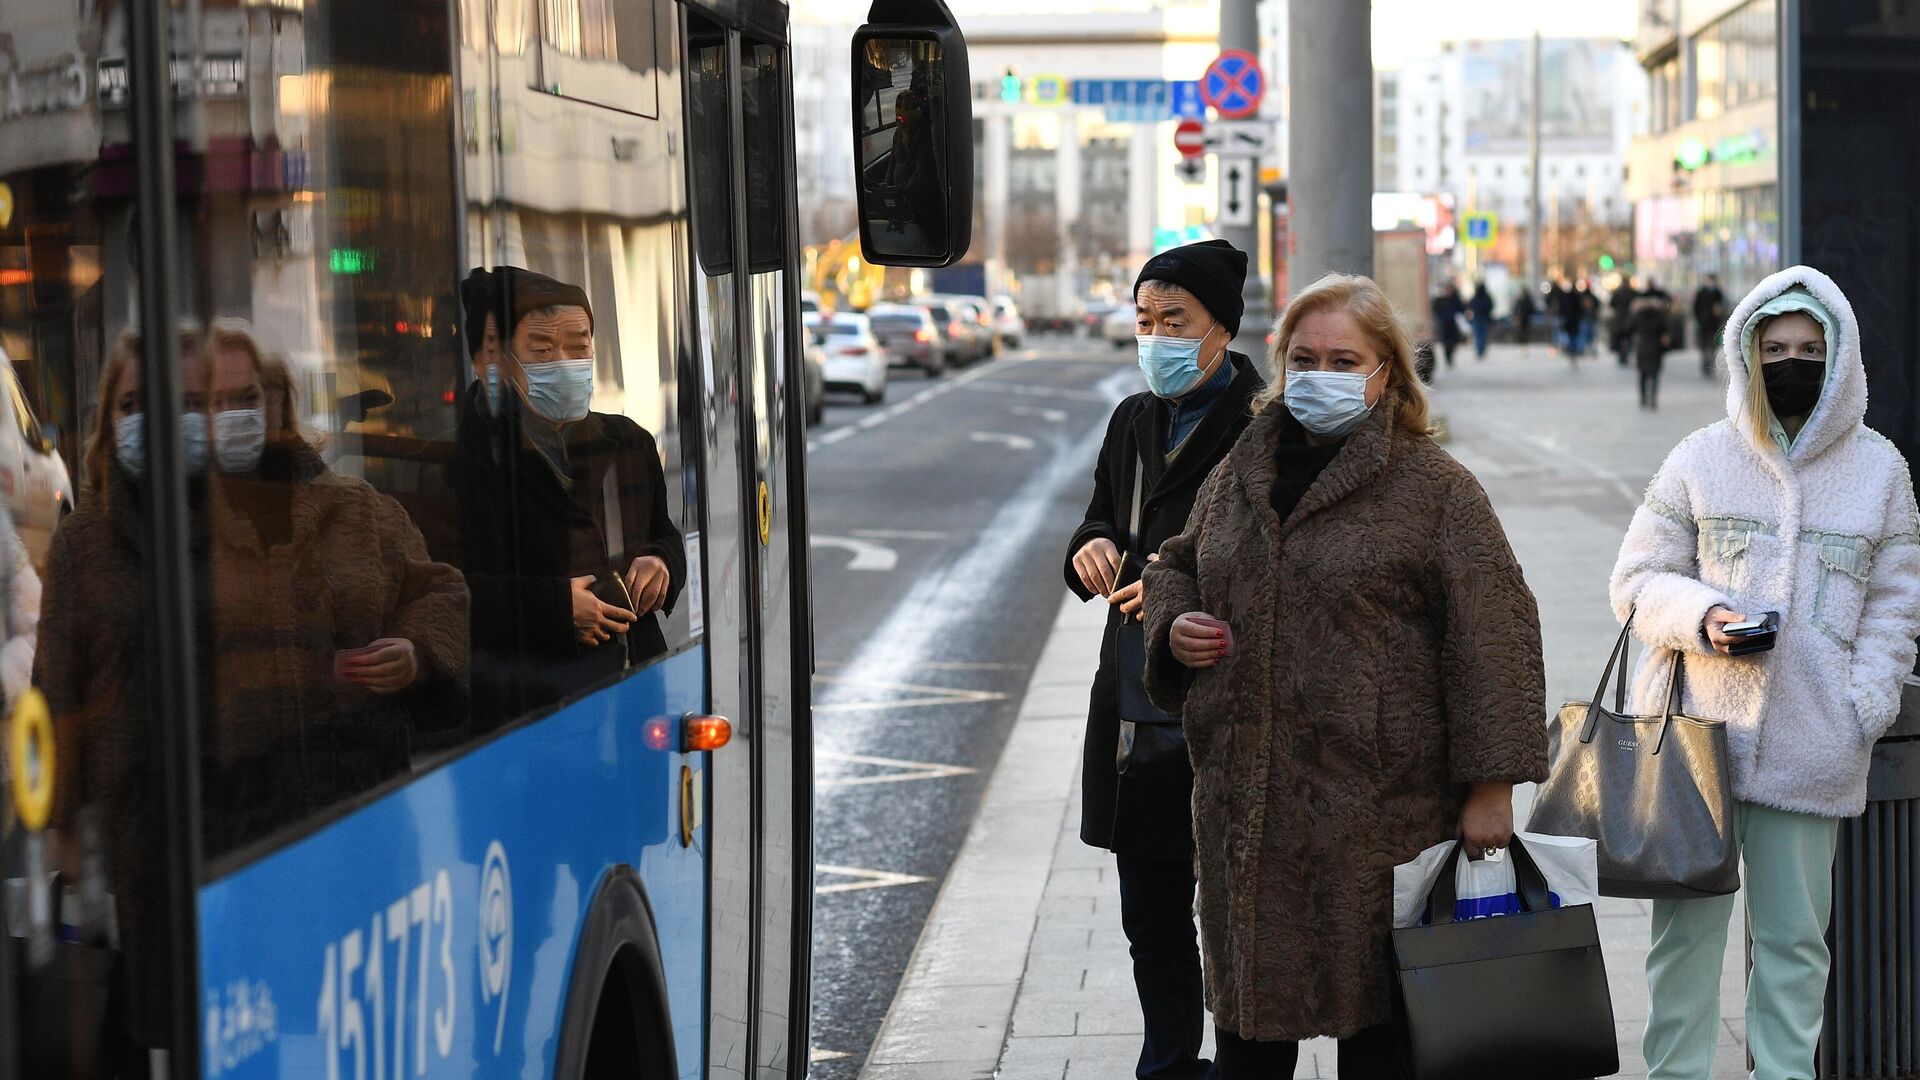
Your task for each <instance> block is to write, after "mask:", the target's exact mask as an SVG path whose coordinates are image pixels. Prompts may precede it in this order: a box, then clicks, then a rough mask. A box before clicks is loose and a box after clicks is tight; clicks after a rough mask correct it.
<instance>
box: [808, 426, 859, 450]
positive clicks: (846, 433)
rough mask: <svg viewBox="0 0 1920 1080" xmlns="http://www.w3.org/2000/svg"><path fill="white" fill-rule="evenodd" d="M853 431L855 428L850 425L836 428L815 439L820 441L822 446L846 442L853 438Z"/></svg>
mask: <svg viewBox="0 0 1920 1080" xmlns="http://www.w3.org/2000/svg"><path fill="white" fill-rule="evenodd" d="M853 431H854V429H852V428H850V427H843V428H835V429H833V430H832V431H829V432H827V433H826V434H825V435H822V436H820V438H818V439H816V440H814V441H816V442H818V443H819V444H820V445H821V446H832V445H833V444H834V443H837V442H846V441H847V440H848V439H851V438H853Z"/></svg>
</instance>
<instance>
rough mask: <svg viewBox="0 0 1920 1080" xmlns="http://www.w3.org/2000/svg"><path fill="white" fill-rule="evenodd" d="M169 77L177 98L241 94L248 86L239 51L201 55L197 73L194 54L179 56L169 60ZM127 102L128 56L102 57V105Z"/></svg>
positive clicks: (116, 105) (119, 105)
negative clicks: (126, 58) (117, 57)
mask: <svg viewBox="0 0 1920 1080" xmlns="http://www.w3.org/2000/svg"><path fill="white" fill-rule="evenodd" d="M167 78H168V81H169V82H171V83H172V84H173V96H174V98H175V99H177V100H180V101H191V100H194V99H195V98H200V99H203V100H218V99H221V98H237V97H242V96H244V95H245V93H246V88H247V61H246V57H244V56H242V55H240V54H239V53H210V54H208V55H207V56H205V57H203V58H202V59H201V61H200V70H199V73H198V76H197V77H196V75H195V72H194V66H193V58H192V57H190V56H176V57H174V58H173V59H172V60H171V61H169V62H168V64H167ZM126 104H127V62H126V60H124V59H113V60H102V61H100V106H101V108H105V109H120V108H125V107H126Z"/></svg>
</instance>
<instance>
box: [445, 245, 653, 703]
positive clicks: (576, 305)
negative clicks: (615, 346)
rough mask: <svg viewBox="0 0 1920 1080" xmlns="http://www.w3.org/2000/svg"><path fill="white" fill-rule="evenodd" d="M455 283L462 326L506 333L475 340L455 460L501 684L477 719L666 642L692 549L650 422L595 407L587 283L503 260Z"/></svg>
mask: <svg viewBox="0 0 1920 1080" xmlns="http://www.w3.org/2000/svg"><path fill="white" fill-rule="evenodd" d="M461 295H462V298H463V300H464V301H465V303H466V305H467V321H466V326H467V333H468V338H469V341H470V342H473V343H483V342H485V341H486V340H488V334H489V333H490V332H492V333H493V335H494V340H496V341H497V342H498V349H497V352H495V351H493V350H489V349H487V348H485V347H484V345H482V346H481V347H478V348H474V352H473V360H474V365H475V373H476V375H477V376H478V377H477V379H476V380H475V382H474V384H473V385H472V386H471V387H469V389H468V392H467V395H466V400H465V401H464V402H463V403H462V406H461V413H460V433H459V443H458V448H457V451H456V455H455V464H454V475H453V487H454V490H455V492H456V494H457V495H458V497H459V500H460V524H461V530H460V531H461V538H462V549H463V566H462V568H463V569H464V570H465V571H466V573H467V581H468V585H469V587H470V588H471V589H472V590H473V596H474V605H473V619H474V623H473V636H474V647H475V649H476V651H478V652H480V653H481V656H482V659H481V662H479V663H476V665H475V675H476V678H478V679H481V680H491V681H493V682H497V683H498V684H499V685H477V686H476V687H475V693H474V706H475V710H476V723H477V724H479V725H483V726H484V725H485V724H488V723H498V722H500V721H503V720H506V719H508V718H510V717H512V716H513V715H517V714H519V713H524V712H527V711H531V710H535V709H539V708H542V707H544V706H547V705H551V704H555V703H557V702H559V701H560V700H561V699H563V698H565V697H567V696H569V695H571V694H573V693H577V692H579V691H581V690H584V689H586V688H587V687H588V686H590V685H592V684H594V683H596V682H599V681H601V680H603V679H605V678H606V677H608V676H611V675H617V674H618V673H619V672H621V671H623V670H625V669H626V668H627V667H628V666H629V665H632V664H638V663H644V662H646V661H648V660H651V659H653V658H655V657H658V656H660V655H662V654H664V653H665V652H666V638H665V635H664V634H663V632H662V630H661V627H660V621H659V615H660V614H662V613H667V612H671V611H672V610H673V606H674V603H675V601H676V600H677V599H678V597H679V593H680V588H681V586H682V584H683V583H684V581H685V578H686V553H685V550H684V548H683V545H682V542H681V537H680V531H679V529H677V528H675V526H674V524H673V519H672V518H671V516H670V515H669V512H668V506H667V487H666V477H665V474H664V472H663V470H662V467H661V458H660V450H659V447H658V446H657V444H656V443H655V442H654V437H653V435H652V434H651V433H649V432H648V431H647V430H646V429H645V428H642V427H641V426H640V425H639V424H636V423H634V422H633V421H632V420H631V419H629V418H627V417H625V416H620V415H617V414H613V413H598V412H592V411H590V409H589V407H588V406H589V402H590V401H591V399H592V396H593V364H594V361H593V309H592V306H591V305H590V304H589V302H588V300H587V295H586V293H585V292H584V291H583V290H581V289H580V288H579V287H578V286H575V285H569V284H566V283H564V282H560V281H556V280H554V279H553V278H550V277H547V276H545V275H543V274H537V273H533V272H531V271H528V270H522V269H519V268H518V267H502V268H500V269H497V270H492V271H487V270H475V271H474V272H473V274H472V275H470V276H469V277H468V279H467V281H466V283H465V284H464V285H463V286H462V289H461ZM489 324H491V325H489ZM502 327H504V328H505V330H504V332H500V328H502ZM470 347H473V346H470ZM489 706H492V707H493V715H490V716H482V715H480V710H483V709H487V708H488V707H489Z"/></svg>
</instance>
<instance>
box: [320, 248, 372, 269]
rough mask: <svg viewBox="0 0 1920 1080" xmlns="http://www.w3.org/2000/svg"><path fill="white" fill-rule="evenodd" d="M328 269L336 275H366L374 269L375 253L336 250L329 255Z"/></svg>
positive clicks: (348, 249)
mask: <svg viewBox="0 0 1920 1080" xmlns="http://www.w3.org/2000/svg"><path fill="white" fill-rule="evenodd" d="M327 269H328V270H331V271H333V272H334V273H336V274H364V273H367V272H368V271H370V270H372V269H373V252H371V251H361V250H360V249H359V248H334V249H333V250H332V251H329V252H328V253H327Z"/></svg>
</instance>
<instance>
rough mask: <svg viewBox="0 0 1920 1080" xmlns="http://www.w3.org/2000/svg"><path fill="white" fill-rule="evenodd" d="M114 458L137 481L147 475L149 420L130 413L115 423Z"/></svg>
mask: <svg viewBox="0 0 1920 1080" xmlns="http://www.w3.org/2000/svg"><path fill="white" fill-rule="evenodd" d="M113 457H114V460H115V461H118V462H119V463H120V468H121V469H123V470H125V471H126V474H127V475H128V476H131V477H133V478H134V479H135V480H138V479H140V478H141V477H142V476H145V475H146V474H147V418H146V415H145V414H144V413H137V412H136V413H128V414H127V415H125V416H123V417H121V418H120V419H118V420H115V421H114V422H113Z"/></svg>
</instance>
